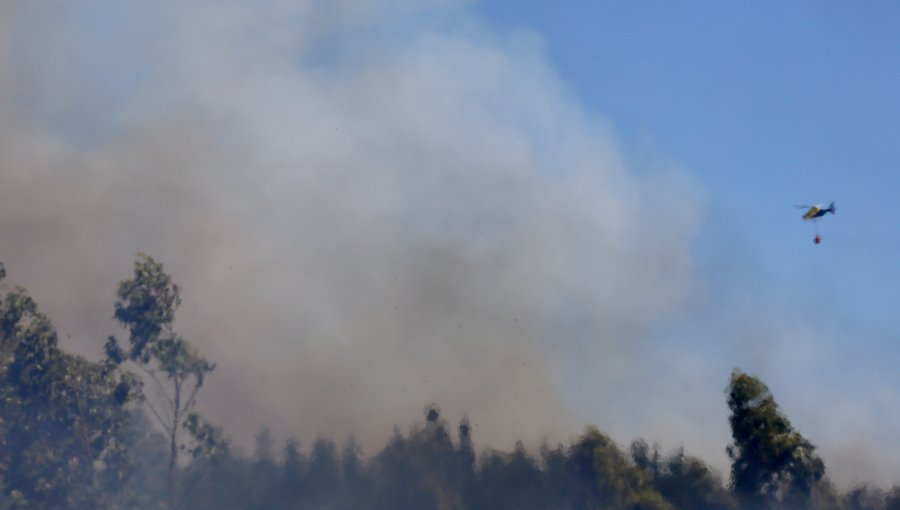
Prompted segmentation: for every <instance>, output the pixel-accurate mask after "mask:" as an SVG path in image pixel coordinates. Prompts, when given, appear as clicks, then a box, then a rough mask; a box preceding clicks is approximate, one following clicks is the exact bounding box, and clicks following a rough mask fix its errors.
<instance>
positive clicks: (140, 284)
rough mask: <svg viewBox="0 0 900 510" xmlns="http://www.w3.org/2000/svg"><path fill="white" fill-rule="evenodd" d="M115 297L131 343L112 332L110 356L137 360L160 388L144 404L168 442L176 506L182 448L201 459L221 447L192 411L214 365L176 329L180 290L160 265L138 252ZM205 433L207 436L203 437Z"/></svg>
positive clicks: (119, 360)
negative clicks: (212, 441) (187, 437)
mask: <svg viewBox="0 0 900 510" xmlns="http://www.w3.org/2000/svg"><path fill="white" fill-rule="evenodd" d="M116 295H117V297H118V299H117V301H116V304H115V310H116V311H115V318H116V319H117V320H118V321H119V322H120V323H121V324H122V325H123V326H125V327H126V328H128V330H129V338H128V340H129V347H128V349H122V348H121V347H120V346H119V342H118V340H117V339H116V338H115V337H114V336H110V337H109V339H108V340H107V343H106V352H107V356H108V358H109V359H110V360H111V361H112V362H114V363H123V362H125V361H131V362H133V363H134V364H135V365H136V366H137V367H139V368H140V369H141V370H142V371H143V372H144V374H146V375H147V377H148V378H149V379H150V380H151V381H152V384H153V385H154V389H155V392H154V393H153V394H152V396H148V398H146V400H145V402H146V404H147V407H148V409H149V410H150V412H151V413H152V414H153V416H154V417H155V418H156V420H157V421H158V422H159V424H160V426H161V427H162V428H163V430H164V431H165V433H166V436H167V439H168V442H169V463H168V471H167V490H168V493H169V503H170V506H172V507H174V506H175V472H176V468H177V465H178V456H179V452H180V451H186V450H188V449H191V453H192V454H193V455H194V456H195V457H196V456H199V455H202V454H203V452H202V451H201V450H197V449H196V447H200V448H201V449H202V448H203V447H204V446H206V447H208V450H209V451H213V452H214V450H215V448H216V446H215V445H214V444H209V441H210V439H216V438H218V437H219V436H220V434H218V433H217V431H216V429H215V428H212V427H211V426H209V425H208V424H205V423H204V422H203V421H202V418H201V417H200V416H199V415H196V414H193V413H191V409H192V408H193V406H194V404H195V402H196V397H197V393H198V392H199V391H200V388H201V387H202V386H203V381H204V378H205V377H206V375H207V374H208V373H210V372H212V371H213V369H215V365H214V364H212V363H210V362H209V361H207V360H206V359H204V358H203V357H202V356H200V354H199V353H198V352H197V351H196V350H195V349H194V348H193V346H191V345H190V344H189V343H188V342H187V341H186V340H185V339H183V338H182V337H181V336H180V335H178V334H177V333H175V331H174V327H173V323H174V321H175V312H176V310H177V309H178V306H179V305H180V304H181V294H180V289H179V287H178V285H176V284H175V283H173V282H172V279H171V277H170V276H169V275H168V274H166V273H165V272H164V271H163V265H162V264H161V263H159V262H157V261H155V260H153V258H152V257H149V256H147V255H144V254H139V256H138V259H137V260H136V261H135V263H134V277H133V278H132V279H130V280H125V281H123V282H121V283H120V284H119V289H118V292H117V293H116ZM161 375H162V376H164V377H165V378H164V379H162V378H161ZM185 433H188V434H190V435H193V436H194V440H195V446H194V448H192V447H191V445H189V444H188V443H187V442H185V441H183V440H182V435H184V434H185ZM201 433H202V434H203V437H198V436H197V434H201Z"/></svg>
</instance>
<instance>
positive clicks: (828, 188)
mask: <svg viewBox="0 0 900 510" xmlns="http://www.w3.org/2000/svg"><path fill="white" fill-rule="evenodd" d="M478 8H479V10H481V11H482V12H483V13H484V14H485V16H486V17H487V18H488V19H489V20H490V21H491V23H496V24H497V25H498V26H503V27H507V28H510V29H515V28H522V27H528V28H531V29H533V30H536V31H538V32H539V33H540V34H541V35H542V36H543V37H544V38H546V41H547V52H548V54H549V58H550V60H551V61H552V63H553V64H554V66H555V67H556V68H557V69H558V70H559V72H560V73H561V75H562V76H563V77H564V79H565V80H566V81H567V83H568V84H570V86H572V87H573V88H574V90H575V91H576V92H577V94H578V96H579V98H580V99H581V100H582V101H584V103H585V104H586V105H588V107H589V108H591V109H592V110H593V111H596V112H597V113H598V114H600V115H603V116H605V117H607V118H609V119H610V120H611V121H612V122H613V124H614V125H615V127H616V130H617V131H618V132H619V133H620V136H621V137H622V139H623V143H624V145H625V146H626V147H627V148H628V150H630V151H632V152H636V151H639V150H642V149H643V148H644V147H645V146H646V145H648V144H649V145H650V146H652V147H654V148H655V149H656V150H659V151H662V152H664V153H666V154H668V155H670V156H671V157H672V158H674V159H676V160H677V161H679V162H681V163H682V164H684V165H686V166H687V167H688V168H690V171H691V172H692V173H694V175H696V176H697V177H698V178H699V179H700V180H701V181H702V183H703V185H704V187H705V189H706V191H707V192H708V195H709V198H710V200H711V201H712V204H713V209H712V211H711V214H712V215H713V216H714V217H715V216H716V215H721V218H722V221H723V222H727V223H729V224H730V230H732V232H733V235H735V236H737V237H740V238H743V240H744V243H745V244H744V245H743V246H742V247H743V249H746V250H749V251H750V253H751V255H752V257H753V258H754V259H756V260H758V261H759V262H760V263H761V264H763V268H764V270H765V271H766V272H767V275H768V277H769V279H770V280H769V283H770V284H772V285H774V286H783V287H784V288H783V289H782V290H783V291H787V292H790V291H791V289H794V290H795V291H796V293H797V295H798V297H801V296H805V295H807V294H808V290H811V289H814V288H815V287H814V286H815V285H817V283H816V282H817V281H818V282H821V281H823V280H825V281H829V282H832V283H833V284H834V285H835V286H836V289H835V290H836V292H835V295H834V296H832V299H833V300H837V301H838V302H841V303H842V304H843V306H844V307H847V308H848V309H850V310H852V312H853V315H854V316H858V317H861V318H864V322H869V323H870V322H872V321H874V322H876V323H878V322H882V321H887V322H890V323H892V324H893V325H894V326H896V324H897V323H896V322H894V321H895V319H894V318H893V316H894V312H893V310H896V308H897V305H898V304H900V287H898V286H897V285H896V282H897V281H898V277H900V272H898V271H900V269H898V268H900V265H898V264H896V263H895V260H896V259H897V254H898V253H900V220H898V216H897V215H895V214H892V210H893V207H894V203H895V200H896V192H897V190H898V189H900V172H898V168H900V146H898V144H897V134H898V132H900V65H898V63H900V52H898V48H900V8H898V6H897V5H896V4H895V3H892V2H871V3H867V4H866V5H854V6H849V5H847V4H842V3H838V2H754V3H752V4H746V3H727V2H689V3H672V2H640V3H634V2H574V1H573V2H558V3H552V4H551V3H548V2H537V1H522V2H490V1H488V2H482V3H479V4H478ZM831 200H836V201H837V202H838V204H839V208H840V215H839V216H837V217H834V218H832V217H829V218H827V220H826V221H824V222H823V224H822V230H821V234H822V235H823V236H824V239H825V244H823V245H822V246H819V247H816V248H820V249H812V248H813V247H812V246H811V243H810V241H811V237H812V236H811V235H809V234H810V232H812V229H811V228H810V227H809V226H807V225H803V224H802V223H801V222H798V221H795V220H796V216H797V215H796V213H797V211H796V210H793V209H791V206H792V205H794V204H806V203H816V202H824V203H826V204H827V203H828V202H829V201H831ZM830 220H833V221H830ZM737 269H739V268H737ZM810 280H813V281H810Z"/></svg>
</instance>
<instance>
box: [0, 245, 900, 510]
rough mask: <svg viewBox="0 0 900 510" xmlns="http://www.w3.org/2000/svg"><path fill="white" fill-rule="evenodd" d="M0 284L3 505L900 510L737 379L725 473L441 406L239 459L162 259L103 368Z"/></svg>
mask: <svg viewBox="0 0 900 510" xmlns="http://www.w3.org/2000/svg"><path fill="white" fill-rule="evenodd" d="M5 276H6V271H5V268H4V267H3V265H2V264H0V508H9V509H25V508H60V509H88V508H102V509H129V508H153V509H175V508H190V509H207V508H208V509H239V508H240V509H264V508H265V509H279V508H284V509H288V508H310V509H350V508H369V509H375V510H378V509H398V510H403V509H573V510H575V509H613V510H675V509H691V510H788V509H791V510H800V509H811V510H812V509H815V510H819V509H822V510H825V509H834V510H900V486H895V487H894V489H892V490H890V491H887V492H884V491H881V490H879V489H876V488H872V487H867V486H860V487H856V488H854V489H853V490H851V491H849V492H847V493H846V494H841V493H839V491H837V490H836V489H835V488H834V486H833V485H832V484H831V482H830V481H829V480H828V477H827V470H826V466H825V464H824V462H823V461H822V459H821V458H819V457H818V456H817V455H816V454H815V446H814V445H813V444H812V443H811V442H810V441H809V440H807V439H806V438H804V437H803V436H802V435H801V434H800V433H799V432H798V431H796V430H794V429H793V427H792V426H791V423H790V421H789V420H788V418H787V417H786V416H785V414H784V413H783V412H782V410H781V409H780V408H779V407H778V405H777V404H776V402H775V399H774V397H773V396H772V394H771V393H770V391H769V389H768V388H767V387H766V385H765V384H764V383H763V382H762V381H760V380H759V379H757V378H755V377H753V376H751V375H748V374H745V373H743V372H741V371H739V370H735V371H734V372H733V373H732V376H731V379H730V381H729V383H728V385H727V388H726V391H725V395H726V403H727V405H728V407H729V409H730V417H729V421H730V425H731V430H732V438H733V441H732V444H730V445H728V447H727V452H728V455H729V457H730V458H731V460H732V466H731V472H730V475H729V477H728V479H723V478H722V477H721V476H720V475H719V474H718V473H716V472H715V471H714V470H712V469H711V468H710V467H709V466H708V465H707V464H706V463H705V462H704V461H703V460H702V459H700V458H697V457H694V456H692V455H690V454H688V453H686V452H684V451H683V450H681V449H677V450H675V451H666V452H664V451H663V450H661V448H660V447H659V446H658V445H652V446H651V445H649V444H648V443H646V442H645V441H642V440H637V441H634V442H633V443H631V444H630V445H629V446H628V447H627V448H623V447H620V446H619V445H618V444H617V443H616V442H615V441H613V440H612V438H610V437H609V436H608V435H606V434H605V433H603V432H602V431H601V430H599V429H597V428H596V427H593V426H588V427H586V428H585V430H584V432H583V433H582V434H581V435H580V436H579V437H578V438H577V439H575V440H573V441H572V442H571V443H570V444H555V445H553V444H547V443H545V444H544V445H543V446H542V447H541V448H540V449H539V450H538V451H536V452H534V451H529V450H528V449H526V448H525V446H524V445H523V444H522V443H521V442H519V443H517V444H516V446H515V448H514V449H513V450H512V451H508V452H506V451H497V450H492V449H488V450H485V451H482V452H481V453H480V454H476V446H475V445H476V444H477V443H476V440H477V438H474V437H473V433H472V426H471V425H470V422H469V420H468V418H466V417H462V418H461V419H460V420H459V422H458V423H457V424H455V425H454V426H451V424H450V423H448V421H447V420H446V419H445V418H444V417H443V416H442V415H441V412H440V408H439V407H438V406H437V405H436V404H429V405H427V406H426V407H425V408H424V413H423V414H424V420H423V422H422V423H421V424H420V425H418V426H416V427H413V428H412V429H411V430H409V431H407V432H406V433H403V432H401V431H399V430H395V433H394V435H393V437H391V439H390V440H389V441H388V442H387V444H386V445H384V446H383V447H382V448H381V449H380V450H378V451H375V452H372V454H371V455H368V456H364V455H363V453H362V451H361V448H360V446H359V444H358V443H357V442H356V441H355V440H354V439H353V438H352V437H351V438H348V439H347V440H346V441H345V442H344V443H342V444H340V445H338V444H337V443H335V442H334V439H332V438H320V439H318V440H317V441H315V442H314V444H313V445H311V448H309V449H308V450H305V449H304V448H303V447H302V446H303V445H300V444H299V443H298V442H297V441H295V440H293V439H289V440H288V441H286V442H285V443H284V444H283V445H278V444H276V443H275V441H274V440H273V439H272V437H271V435H270V433H269V432H268V430H266V429H263V430H261V431H260V433H259V434H258V435H257V439H256V447H255V451H254V452H253V454H252V455H250V456H246V455H243V454H241V453H239V452H237V451H235V450H233V449H231V448H229V445H228V442H227V440H226V439H225V437H224V436H223V433H222V430H221V428H219V427H217V426H215V425H213V424H210V423H208V422H207V421H206V420H205V419H204V418H203V417H202V416H201V415H200V414H199V413H197V412H195V411H194V410H193V406H194V403H195V401H196V397H197V395H198V394H199V392H200V390H201V388H202V387H203V384H204V381H205V376H206V375H207V374H208V373H209V372H211V371H212V370H214V368H215V365H214V364H213V363H212V362H211V361H209V360H206V359H205V358H204V357H203V356H202V355H201V354H200V353H199V352H197V350H196V349H195V348H194V347H193V346H192V345H191V344H190V342H189V341H188V340H187V339H184V338H182V337H181V336H180V335H178V334H177V333H176V332H175V329H174V324H173V323H174V319H175V312H176V310H177V308H178V305H179V304H180V302H181V298H180V289H179V287H178V286H177V285H176V284H175V283H174V282H173V281H172V279H171V277H170V276H169V275H168V274H167V273H165V271H164V268H163V265H162V264H160V263H159V262H157V261H155V260H154V259H153V258H151V257H148V256H144V255H141V256H139V257H138V259H137V261H136V262H135V265H134V274H133V276H132V278H131V279H127V280H124V281H123V282H122V283H121V284H120V286H119V288H118V291H117V293H116V298H117V299H116V301H115V304H114V314H115V318H116V319H117V320H118V321H119V322H120V323H121V324H122V325H123V326H124V327H126V328H127V330H128V332H129V338H128V342H127V344H124V343H123V342H120V341H119V340H118V339H116V338H115V337H109V338H108V340H107V342H106V345H105V352H104V356H103V358H102V359H101V360H100V361H90V360H88V359H85V358H83V357H81V356H76V355H72V354H69V353H66V352H64V351H63V350H62V349H60V348H59V345H58V340H57V334H56V331H55V329H54V327H53V324H52V322H51V321H50V319H49V318H48V317H46V316H45V315H44V314H43V313H42V312H41V311H40V309H39V307H38V304H37V303H36V302H35V301H34V300H33V299H32V298H31V297H30V296H29V295H28V292H27V291H26V290H25V289H24V288H21V287H15V288H11V289H10V288H8V287H7V286H6V285H5V284H4V283H3V279H4V278H5ZM402 418H404V417H398V420H399V419H402ZM299 426H302V424H301V425H299Z"/></svg>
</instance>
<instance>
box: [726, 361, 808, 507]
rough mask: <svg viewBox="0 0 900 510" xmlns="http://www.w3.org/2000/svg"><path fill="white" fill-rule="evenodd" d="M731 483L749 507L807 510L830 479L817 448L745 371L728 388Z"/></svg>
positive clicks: (734, 376) (763, 387) (744, 503)
mask: <svg viewBox="0 0 900 510" xmlns="http://www.w3.org/2000/svg"><path fill="white" fill-rule="evenodd" d="M727 395H728V407H729V409H730V410H731V416H730V418H729V421H730V422H731V434H732V438H733V443H732V444H731V445H730V446H729V447H728V449H727V451H728V456H729V457H730V458H731V460H732V465H731V483H732V486H733V488H734V492H735V494H736V495H737V496H738V498H739V499H740V500H741V502H742V504H743V505H744V507H745V508H748V509H752V510H756V509H765V508H776V507H778V506H779V505H782V504H783V505H786V506H788V507H790V508H804V507H806V506H807V505H808V503H809V500H810V496H811V495H812V491H813V488H814V486H815V485H816V484H817V483H818V482H819V481H820V480H822V478H823V477H824V475H825V465H824V463H823V462H822V460H821V459H820V458H819V457H818V456H816V455H815V453H813V452H814V450H815V447H814V446H813V445H812V443H810V442H809V441H807V440H806V439H805V438H804V437H803V436H801V435H800V434H799V433H798V432H796V431H794V429H793V427H791V423H790V422H789V421H788V419H787V418H786V417H785V416H784V415H783V414H782V413H781V411H780V409H779V408H778V405H777V404H776V403H775V399H774V398H773V397H772V394H771V393H769V388H767V387H766V385H765V384H763V383H762V381H760V380H759V379H757V378H755V377H753V376H750V375H747V374H745V373H743V372H741V371H740V370H735V371H734V372H732V374H731V381H730V383H729V385H728V389H727Z"/></svg>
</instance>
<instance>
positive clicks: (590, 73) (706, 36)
mask: <svg viewBox="0 0 900 510" xmlns="http://www.w3.org/2000/svg"><path fill="white" fill-rule="evenodd" d="M898 48H900V7H898V6H897V5H896V4H894V3H889V2H869V3H866V4H853V5H848V4H839V3H837V2H815V3H814V2H791V3H788V2H754V3H752V4H748V3H742V4H738V3H724V2H690V3H685V4H677V3H674V2H640V3H638V2H589V1H578V2H576V1H560V2H545V1H542V2H538V1H532V0H519V1H515V2H514V1H496V0H494V1H491V0H485V1H482V2H465V1H463V2H454V1H443V0H434V1H431V2H425V1H413V0H378V1H375V0H372V1H366V2H358V1H349V0H348V1H344V2H330V1H329V2H320V1H312V0H310V1H306V2H304V1H297V2H285V1H280V0H269V1H266V2H244V1H241V0H230V1H227V2H213V1H205V0H197V1H196V2H191V3H187V2H175V1H161V2H154V3H122V2H115V1H112V0H108V1H106V2H95V3H91V4H90V5H89V6H87V7H83V6H80V7H78V8H76V7H73V6H68V7H66V8H60V7H58V6H52V5H50V4H37V3H29V2H25V1H21V2H12V3H8V4H3V6H2V7H0V112H3V113H4V115H3V116H2V117H0V135H2V136H0V179H2V183H3V186H0V260H3V261H4V263H5V265H6V268H7V271H8V273H9V278H10V280H11V281H12V282H13V283H19V284H22V285H25V286H26V287H28V288H29V289H30V290H31V292H32V293H33V294H34V295H35V297H36V298H37V299H38V302H39V303H41V305H42V306H43V307H44V309H45V310H47V311H48V313H49V315H50V316H51V317H52V318H53V319H54V321H55V322H56V324H57V327H58V328H59V329H60V331H61V332H62V333H63V337H64V338H66V339H67V340H66V342H68V343H67V345H66V346H67V347H68V348H71V349H74V350H76V351H77V352H81V353H84V354H86V355H91V356H96V353H99V352H101V351H100V350H101V348H102V340H103V339H104V338H105V337H106V335H108V334H109V333H110V332H112V331H115V325H114V324H113V323H112V321H111V320H110V319H109V315H110V309H111V301H112V300H111V299H110V298H111V296H112V292H113V289H114V288H115V284H116V282H117V281H118V280H120V279H122V278H124V277H126V276H127V274H128V272H129V270H130V263H131V260H132V258H133V256H134V254H135V253H136V252H138V251H143V252H147V253H150V254H152V255H154V256H156V257H157V258H159V259H160V260H162V261H163V262H164V263H165V264H166V267H167V268H169V269H170V270H171V271H172V272H173V275H174V277H175V279H176V281H178V282H179V283H180V284H181V285H182V287H183V288H185V289H186V291H185V292H186V294H185V305H184V306H185V309H184V311H183V315H182V317H181V318H180V319H179V327H181V328H183V329H182V332H183V333H184V334H185V335H186V337H188V338H190V339H192V341H194V342H195V343H196V344H197V345H198V347H199V348H200V349H201V350H202V351H203V352H204V353H208V356H209V357H210V358H211V359H212V360H213V361H215V362H216V363H217V364H218V365H219V369H218V370H217V372H216V373H215V374H213V376H211V378H210V384H209V387H208V389H206V388H205V392H204V396H203V400H202V401H201V406H205V407H204V410H205V411H206V412H207V413H208V414H209V415H210V417H211V418H212V419H213V420H214V421H217V422H220V423H227V424H228V425H227V426H226V429H227V431H228V432H229V434H230V435H231V437H232V438H234V439H235V441H236V442H237V443H239V444H240V443H241V442H243V443H244V444H249V443H248V441H249V440H250V438H252V436H253V434H254V433H255V432H256V430H258V427H259V426H260V425H262V424H266V425H268V426H269V427H270V428H271V429H272V430H273V432H274V433H275V434H276V436H279V437H286V436H287V435H291V434H296V435H299V436H300V437H301V439H304V440H305V441H308V439H309V437H310V436H312V435H315V434H319V433H329V434H346V433H354V434H356V435H357V436H358V437H360V438H361V439H362V440H363V442H364V443H365V442H366V441H369V443H368V444H376V443H377V442H378V441H379V440H382V439H384V436H385V435H386V434H388V433H389V432H390V430H391V426H392V425H394V424H396V423H397V420H398V417H409V422H413V421H415V420H416V419H417V418H418V414H419V412H420V409H421V406H422V404H423V403H424V402H428V401H437V402H438V403H440V404H441V405H442V407H443V408H444V410H445V415H446V416H448V417H449V418H450V419H454V417H455V416H459V415H461V414H462V413H468V414H469V416H470V417H471V418H472V419H473V423H475V424H476V430H475V433H476V438H478V440H480V441H481V443H480V444H482V445H488V444H491V445H497V446H499V447H506V448H508V447H511V446H512V445H511V443H510V444H506V443H503V441H505V440H508V439H509V438H510V436H511V435H516V437H521V438H523V439H526V440H531V441H532V444H536V441H537V440H539V439H540V438H541V437H546V436H548V435H549V436H551V437H552V438H558V439H560V440H565V439H566V438H570V437H573V435H575V434H577V433H578V432H579V431H580V429H581V427H582V426H583V425H584V424H585V423H588V422H590V423H596V424H597V425H598V426H600V428H601V429H603V430H606V431H608V432H610V433H611V434H612V435H613V437H614V438H615V439H616V440H617V441H620V442H621V443H623V444H624V443H627V442H628V441H630V440H632V439H634V438H635V437H639V436H640V437H645V438H646V439H648V440H650V441H660V442H661V443H662V445H663V447H664V448H666V449H669V448H674V447H676V446H679V445H683V446H684V447H685V448H686V449H687V450H688V451H689V452H693V453H696V454H699V455H701V456H702V457H703V458H705V459H707V460H709V461H710V462H712V463H713V465H714V466H715V467H717V468H719V469H722V470H725V469H727V459H726V457H725V454H724V448H725V445H726V444H727V441H728V436H729V431H728V428H727V410H726V409H725V401H724V395H723V393H722V392H723V389H724V387H725V384H726V383H727V379H728V375H729V373H730V372H731V370H732V368H734V367H740V368H742V369H743V370H745V371H748V372H751V373H754V374H757V375H759V376H761V377H762V378H763V380H764V381H765V382H766V383H768V384H769V386H770V387H771V389H772V391H773V393H774V394H775V397H776V399H777V400H778V401H779V403H781V405H782V406H783V407H784V409H785V410H786V412H787V414H788V416H789V417H790V418H791V419H792V421H793V422H794V423H795V425H797V427H798V428H799V429H800V430H801V432H803V433H804V434H806V435H807V436H808V437H810V439H811V440H812V441H813V442H814V443H815V444H817V445H819V446H820V451H821V452H822V453H823V455H824V456H825V458H826V462H827V463H828V465H829V469H830V470H831V471H830V473H831V474H832V475H833V476H834V477H835V479H837V480H838V481H839V482H840V483H841V484H843V485H845V486H846V485H847V484H850V483H853V482H854V481H859V480H870V481H874V482H875V483H878V484H880V485H883V486H887V485H889V484H890V483H893V482H896V481H897V480H898V479H900V471H898V467H897V465H896V462H895V459H894V457H895V455H892V452H895V451H897V448H898V447H900V443H898V439H897V437H896V434H895V431H896V430H897V428H898V426H900V414H898V411H896V409H900V380H898V376H897V375H896V365H897V362H898V361H900V347H898V344H897V341H896V340H897V331H898V330H900V319H898V318H897V315H896V313H895V311H896V310H897V309H898V304H900V286H898V284H897V282H898V281H900V269H898V268H900V264H897V262H896V260H897V255H898V253H900V220H898V219H897V216H896V214H894V199H895V197H894V194H895V193H896V191H897V190H898V189H900V177H898V173H897V172H896V169H897V168H898V167H900V149H898V144H897V139H898V135H900V65H898V64H900V62H898V60H900V50H898ZM831 200H834V201H836V202H837V206H838V213H837V215H835V216H828V217H826V218H825V219H824V220H823V221H822V223H821V225H820V234H821V235H822V237H823V242H822V244H820V245H818V246H816V245H813V243H812V238H813V235H814V232H813V228H812V226H811V225H809V224H805V223H804V222H802V221H801V220H800V215H801V213H802V211H800V210H798V209H795V208H794V207H793V206H794V205H795V204H800V203H810V202H824V203H828V202H830V201H831ZM9 240H12V241H9ZM48 268H53V270H52V271H48ZM70 336H71V338H72V339H71V340H69V338H70ZM235 401H239V402H242V403H243V404H244V405H242V406H234V402H235ZM310 408H314V409H316V410H317V412H316V413H309V412H306V410H307V409H310ZM298 424H299V425H298ZM298 429H299V430H298ZM306 444H309V443H308V442H307V443H306Z"/></svg>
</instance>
